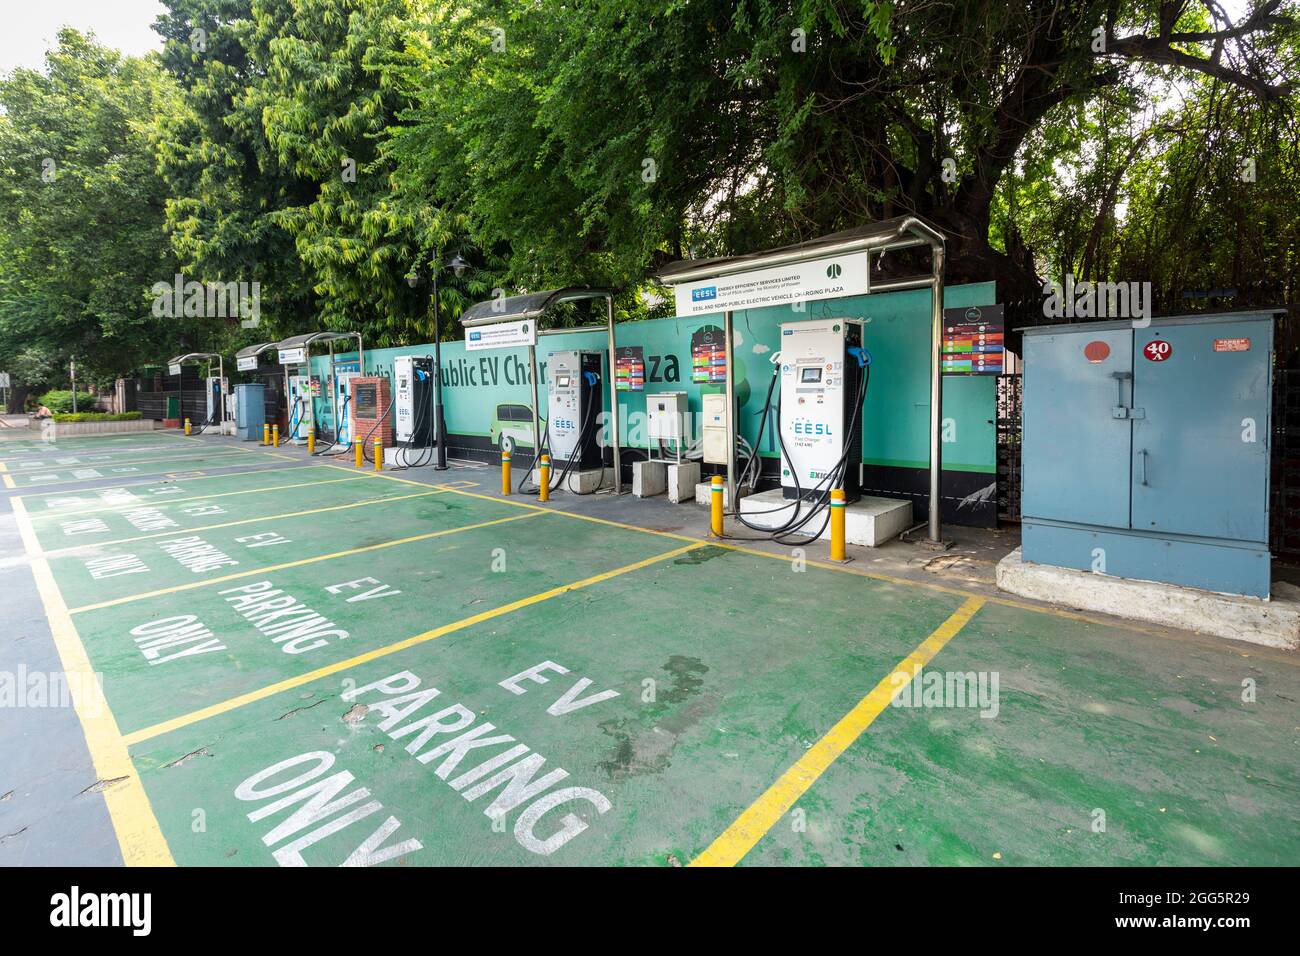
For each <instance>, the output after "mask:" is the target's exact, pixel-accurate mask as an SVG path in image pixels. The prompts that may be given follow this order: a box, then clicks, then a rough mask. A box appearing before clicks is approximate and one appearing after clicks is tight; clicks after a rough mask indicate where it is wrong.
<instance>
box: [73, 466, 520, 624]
mask: <svg viewBox="0 0 1300 956" xmlns="http://www.w3.org/2000/svg"><path fill="white" fill-rule="evenodd" d="M326 487H327V488H328V487H329V486H326ZM394 487H396V488H400V489H405V493H406V494H414V495H419V497H408V498H402V495H395V496H393V497H395V498H402V500H394V501H391V502H389V503H387V504H386V505H384V506H382V507H381V506H378V505H371V506H368V507H364V508H353V509H350V510H346V511H336V512H330V513H326V514H319V515H318V514H299V515H297V516H295V517H284V518H267V519H265V520H263V521H259V522H257V523H255V524H240V525H235V526H230V527H214V528H212V529H211V530H207V531H196V532H184V531H182V532H179V533H176V534H169V535H167V536H165V537H155V538H147V539H144V540H140V541H130V542H125V543H122V544H106V545H103V546H90V547H89V548H87V549H85V550H78V551H76V552H74V553H68V552H59V553H56V554H54V555H53V556H51V557H50V559H49V560H50V566H51V568H53V570H54V574H55V577H56V579H57V580H58V582H59V588H60V590H62V592H63V597H64V600H66V601H67V602H68V605H69V607H71V608H72V609H73V610H74V611H76V610H78V609H79V608H82V607H85V606H87V605H97V604H101V603H103V602H106V601H118V600H123V599H136V598H137V597H138V596H139V595H145V594H153V593H154V592H157V591H161V590H164V589H167V588H175V587H189V586H194V585H199V586H205V585H206V583H207V582H209V581H214V580H224V579H226V578H229V577H230V576H232V575H244V576H246V575H248V574H249V573H252V572H255V571H257V570H259V569H261V568H267V567H271V566H274V565H281V564H286V563H289V562H297V561H303V560H305V559H309V558H317V557H321V556H323V555H329V554H338V553H341V552H344V551H355V550H356V549H359V548H371V547H374V546H375V545H386V544H389V543H390V542H393V541H398V540H400V539H403V538H408V537H414V536H417V535H422V534H429V533H432V532H436V531H444V530H447V529H449V528H455V527H459V526H463V525H468V524H473V523H475V522H479V521H488V520H491V519H493V518H499V517H505V516H513V515H514V514H515V513H516V512H515V509H512V508H510V507H509V506H508V505H504V504H498V503H496V502H492V501H481V500H478V499H474V498H467V497H464V496H460V495H452V494H450V493H445V492H439V491H436V490H435V489H433V488H417V487H412V486H409V485H395V486H394ZM324 490H325V489H321V491H324ZM371 494H373V492H371ZM369 496H370V495H369V494H368V495H367V497H369ZM304 504H305V502H304ZM299 510H303V509H301V508H300V509H299ZM383 559H384V558H383V556H382V555H380V554H377V553H374V554H371V555H370V556H369V557H368V560H369V561H370V562H378V561H382V560H383ZM323 570H324V569H321V571H322V573H323ZM96 575H99V576H98V577H96ZM160 596H161V595H160ZM173 600H182V601H185V600H188V598H174V599H173Z"/></svg>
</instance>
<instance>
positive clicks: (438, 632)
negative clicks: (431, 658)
mask: <svg viewBox="0 0 1300 956" xmlns="http://www.w3.org/2000/svg"><path fill="white" fill-rule="evenodd" d="M524 517H527V515H516V516H515V517H514V518H503V519H501V520H503V521H513V520H517V519H518V518H524ZM704 544H705V543H704V542H703V541H697V542H696V543H695V544H691V545H687V546H686V547H684V548H676V549H674V550H672V551H668V552H665V553H664V554H657V555H655V556H654V557H650V558H643V559H642V560H640V561H634V562H633V563H631V564H625V565H623V566H622V567H620V568H614V569H613V570H612V571H603V572H601V573H600V574H594V575H592V576H591V577H589V578H583V579H582V580H581V581H574V582H573V583H572V584H562V585H560V586H559V587H555V588H551V589H550V590H548V591H542V592H541V593H539V594H534V595H532V596H531V597H526V598H520V599H519V600H518V601H511V602H510V603H508V604H502V605H501V606H500V607H494V608H492V609H491V610H488V611H480V612H479V613H478V614H475V615H472V616H471V617H466V618H462V619H461V620H459V621H455V622H453V623H451V624H444V625H442V626H441V627H436V628H434V629H433V630H431V631H425V632H424V633H423V634H417V635H415V636H414V637H408V638H406V639H405V640H402V641H397V642H396V643H394V644H389V645H387V646H385V647H378V648H375V649H374V650H373V651H366V652H365V653H364V654H358V655H356V656H355V657H349V658H348V659H347V660H345V661H339V662H338V663H336V664H327V665H326V666H324V667H318V668H317V669H316V670H314V671H308V672H307V673H306V674H299V675H298V676H297V677H290V678H288V679H287V680H282V681H277V682H276V683H274V684H268V685H267V686H265V687H260V688H258V689H257V690H254V691H249V692H248V693H247V694H240V695H239V696H238V697H232V698H230V699H229V700H224V701H222V702H221V703H219V704H213V705H211V706H210V707H203V708H201V709H199V710H195V711H191V712H190V713H188V714H183V715H182V716H180V717H173V718H172V719H171V720H165V721H163V722H162V723H159V724H154V725H153V726H152V727H145V728H143V729H141V730H137V731H133V732H132V733H129V734H127V735H126V738H125V739H126V743H127V745H128V746H129V745H133V744H138V743H140V742H141V741H144V740H149V739H150V738H153V737H157V736H159V735H160V734H165V733H168V732H170V731H173V730H176V729H178V728H180V727H185V726H188V725H189V724H193V723H197V722H198V721H200V720H207V719H208V718H209V717H215V716H217V715H218V714H224V713H226V712H227V711H231V710H235V709H236V708H238V707H243V706H244V705H245V704H251V703H253V702H254V701H259V700H262V699H263V698H266V697H271V696H273V695H275V694H279V693H281V692H283V691H286V690H292V689H293V688H295V687H301V686H302V685H303V684H310V683H311V682H312V681H317V680H320V679H321V678H322V677H329V676H330V675H331V674H338V673H340V672H341V671H346V670H351V669H352V668H354V667H360V666H361V665H362V664H367V663H369V662H370V661H374V660H378V659H379V658H381V657H387V656H388V655H390V654H396V653H397V652H398V651H404V650H406V649H407V648H410V647H415V646H416V645H417V644H424V643H427V642H428V641H432V640H434V639H436V638H439V637H442V636H443V635H445V634H451V633H453V632H455V631H462V630H464V629H465V628H467V627H472V626H473V625H475V624H481V623H482V622H484V621H490V620H492V619H493V618H495V617H501V616H502V615H503V614H510V613H511V612H513V611H518V610H520V609H521V608H525V607H530V606H531V605H534V604H540V603H541V602H542V601H548V600H550V599H551V598H553V597H558V596H559V595H561V594H568V593H569V592H570V591H577V590H579V589H581V588H586V587H590V586H591V585H593V584H599V583H600V582H602V581H608V580H609V579H610V578H616V577H618V576H619V575H621V574H627V573H628V572H630V571H636V570H639V569H641V568H644V567H648V566H649V565H652V564H656V563H658V562H660V561H667V560H668V559H669V558H675V557H678V556H680V555H683V554H685V553H686V552H687V551H693V550H695V549H696V548H701V547H704Z"/></svg>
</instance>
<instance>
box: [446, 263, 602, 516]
mask: <svg viewBox="0 0 1300 956" xmlns="http://www.w3.org/2000/svg"><path fill="white" fill-rule="evenodd" d="M588 299H604V300H605V324H604V325H589V326H583V327H580V328H563V329H545V330H543V329H540V328H539V327H540V326H541V324H542V322H543V320H544V319H545V317H546V314H547V312H549V311H550V310H551V309H552V308H554V307H555V306H557V305H559V304H561V303H563V302H581V301H585V300H588ZM460 322H461V325H462V326H463V327H464V329H465V348H466V350H467V351H471V352H472V351H478V350H480V349H492V348H508V347H518V346H527V347H528V366H529V375H530V376H531V379H532V402H531V410H532V413H533V460H532V461H531V462H530V463H529V466H528V468H527V470H526V471H525V473H524V475H523V476H522V477H521V478H520V482H519V484H520V487H522V486H523V482H524V480H525V479H526V478H528V477H529V475H531V476H532V480H533V481H534V482H535V481H537V480H538V475H537V471H538V469H537V467H536V466H537V459H538V458H539V457H540V456H541V455H542V454H543V453H549V454H551V456H552V458H553V462H552V480H553V482H554V483H555V487H556V489H557V490H561V489H562V490H566V491H572V492H574V493H575V494H595V493H596V492H597V491H600V490H602V489H603V488H604V485H605V472H606V471H607V470H608V469H607V468H605V466H604V449H603V447H602V446H601V443H600V431H601V421H600V419H601V416H602V414H603V410H602V408H601V405H602V403H603V394H602V393H603V392H604V391H605V389H606V388H608V394H609V404H610V408H609V411H608V414H607V415H606V416H605V417H606V420H607V422H608V425H609V436H610V443H611V444H612V445H613V452H614V461H613V481H612V488H609V489H608V490H609V492H610V493H612V494H614V495H621V494H622V493H623V476H622V454H621V452H622V449H621V448H620V445H619V421H618V391H617V386H616V384H615V381H614V375H613V374H612V372H611V371H610V369H609V368H607V366H609V365H611V363H612V359H613V356H614V355H616V354H617V351H618V350H617V345H616V343H615V335H614V294H613V292H611V291H610V290H608V289H594V288H590V287H587V286H570V287H567V288H564V289H552V290H549V291H547V292H530V293H527V294H525V295H516V296H510V297H508V298H506V299H488V300H487V301H485V302H479V303H477V304H476V305H474V306H471V307H470V308H469V309H466V310H465V312H464V314H462V315H461V319H460ZM599 330H603V331H604V332H605V333H606V335H607V337H608V342H609V347H608V349H607V350H600V349H597V350H567V351H566V350H560V351H557V352H552V353H551V355H550V357H549V359H548V361H547V383H546V388H547V403H546V408H547V420H546V425H545V427H543V425H542V420H541V412H540V401H539V397H540V396H539V390H538V381H539V375H538V367H537V339H538V338H539V337H541V336H552V335H570V334H573V333H577V332H592V331H599ZM593 379H594V380H593ZM561 381H563V382H564V384H563V385H561V384H559V383H560V382H561Z"/></svg>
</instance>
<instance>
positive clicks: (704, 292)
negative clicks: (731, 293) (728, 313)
mask: <svg viewBox="0 0 1300 956" xmlns="http://www.w3.org/2000/svg"><path fill="white" fill-rule="evenodd" d="M717 297H718V287H717V286H716V285H707V286H705V287H704V288H703V289H692V290H691V301H692V302H708V301H709V300H710V299H716V298H717Z"/></svg>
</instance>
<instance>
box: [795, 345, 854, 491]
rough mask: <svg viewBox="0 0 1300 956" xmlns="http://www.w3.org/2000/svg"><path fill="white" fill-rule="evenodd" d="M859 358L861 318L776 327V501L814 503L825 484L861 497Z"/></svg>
mask: <svg viewBox="0 0 1300 956" xmlns="http://www.w3.org/2000/svg"><path fill="white" fill-rule="evenodd" d="M864 354H865V353H864V352H863V350H862V322H861V320H859V319H819V320H815V321H811V322H785V323H782V325H781V360H780V361H781V372H780V375H781V400H780V403H779V405H778V407H779V408H780V410H781V414H780V420H779V421H778V423H777V424H778V428H779V431H778V432H777V434H778V436H779V437H780V445H781V494H782V497H784V498H791V499H794V498H803V499H815V498H816V497H817V496H818V493H819V490H820V489H822V488H825V487H826V485H827V483H828V481H835V485H834V486H835V487H839V488H842V489H843V490H844V496H845V500H846V501H850V502H852V501H857V500H858V498H860V497H861V496H862V473H861V469H859V468H858V467H857V463H858V462H859V461H861V460H862V419H861V409H862V400H863V398H864V397H865V390H864V389H863V387H862V386H863V384H864V383H865V381H866V376H865V375H864V374H863V372H864V370H865V363H864V362H863V356H864ZM850 463H851V464H852V466H853V467H849V465H850ZM836 479H838V480H836Z"/></svg>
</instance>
